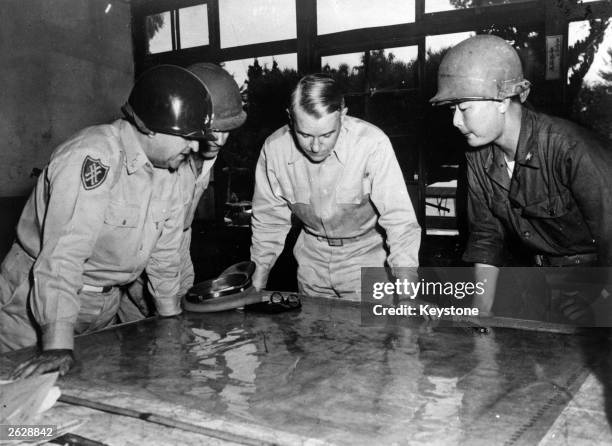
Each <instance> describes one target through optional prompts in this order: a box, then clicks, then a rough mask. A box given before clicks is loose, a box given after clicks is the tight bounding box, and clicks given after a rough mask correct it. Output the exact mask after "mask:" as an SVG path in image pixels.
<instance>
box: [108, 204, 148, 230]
mask: <svg viewBox="0 0 612 446" xmlns="http://www.w3.org/2000/svg"><path fill="white" fill-rule="evenodd" d="M139 211H140V207H139V206H138V205H137V204H128V203H117V202H111V203H110V205H109V206H108V208H107V209H106V214H105V216H104V223H105V224H107V225H110V226H116V227H119V228H135V227H136V226H137V225H138V216H139V214H140V212H139Z"/></svg>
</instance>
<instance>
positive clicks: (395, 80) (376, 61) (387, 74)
mask: <svg viewBox="0 0 612 446" xmlns="http://www.w3.org/2000/svg"><path fill="white" fill-rule="evenodd" d="M369 53H370V54H369V56H370V57H369V61H368V65H369V66H368V70H367V71H368V81H369V87H370V91H372V92H373V90H381V89H402V88H413V87H416V74H417V70H416V63H417V59H418V54H419V48H418V46H416V45H413V46H404V47H396V48H385V49H381V50H370V52H369Z"/></svg>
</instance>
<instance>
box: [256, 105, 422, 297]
mask: <svg viewBox="0 0 612 446" xmlns="http://www.w3.org/2000/svg"><path fill="white" fill-rule="evenodd" d="M292 212H293V213H295V215H296V216H297V217H298V218H299V219H300V220H301V221H302V222H303V224H304V230H305V231H306V232H307V233H309V234H311V235H314V236H320V237H326V238H352V237H359V236H363V235H366V234H368V233H370V232H371V231H374V230H375V227H376V225H377V223H378V224H380V226H381V227H382V228H383V229H384V230H385V232H386V243H387V245H388V247H389V249H390V254H389V257H388V262H389V264H390V266H392V267H413V266H417V265H418V250H419V246H420V227H419V225H418V223H417V220H416V216H415V213H414V210H413V207H412V203H411V201H410V197H409V196H408V192H407V189H406V184H405V183H404V179H403V176H402V172H401V169H400V167H399V165H398V163H397V160H396V157H395V153H394V152H393V148H392V146H391V142H390V141H389V138H388V137H387V136H386V135H385V134H384V133H383V132H382V131H381V130H380V129H378V128H377V127H375V126H374V125H372V124H369V123H367V122H365V121H362V120H360V119H357V118H354V117H350V116H346V117H345V118H344V120H343V124H342V127H341V129H340V135H339V137H338V140H337V141H336V146H335V148H334V150H333V152H332V153H331V154H330V156H329V157H328V158H326V159H325V160H324V161H323V162H321V163H312V162H311V161H310V160H309V159H308V158H307V157H306V156H305V155H303V154H302V153H301V152H300V150H299V149H298V147H296V145H295V143H294V140H293V137H292V135H291V132H290V129H289V127H288V126H285V127H282V128H281V129H279V130H277V131H276V132H275V133H274V134H272V135H271V136H270V137H269V138H268V139H267V140H266V142H265V144H264V146H263V149H262V151H261V154H260V157H259V161H258V164H257V169H256V178H255V193H254V196H253V220H252V228H253V237H252V246H251V259H252V261H253V262H254V263H255V264H256V265H257V269H256V273H255V276H254V278H253V283H254V285H256V286H259V287H262V288H263V287H264V286H265V283H266V281H267V277H268V273H269V270H270V269H271V267H272V266H273V265H274V262H275V261H276V259H277V257H278V255H280V253H281V252H282V249H283V246H284V242H285V237H286V235H287V233H288V231H289V229H290V227H291V214H292ZM380 266H381V267H382V266H383V265H380Z"/></svg>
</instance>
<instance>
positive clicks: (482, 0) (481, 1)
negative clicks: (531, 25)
mask: <svg viewBox="0 0 612 446" xmlns="http://www.w3.org/2000/svg"><path fill="white" fill-rule="evenodd" d="M528 1H534V0H425V12H426V13H429V12H440V11H451V10H453V9H467V8H474V7H476V6H495V5H502V4H507V3H523V2H528Z"/></svg>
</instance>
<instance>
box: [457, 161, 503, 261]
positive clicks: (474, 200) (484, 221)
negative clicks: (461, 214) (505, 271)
mask: <svg viewBox="0 0 612 446" xmlns="http://www.w3.org/2000/svg"><path fill="white" fill-rule="evenodd" d="M477 162H478V160H477V159H474V158H472V157H469V156H468V157H467V179H468V218H469V232H470V235H469V239H468V241H467V245H466V249H465V252H464V253H463V260H464V261H465V262H471V263H484V264H486V265H494V266H501V265H502V263H503V253H504V229H503V226H502V224H501V222H500V221H499V220H498V219H497V217H495V216H494V215H493V213H492V212H491V209H490V208H489V205H488V203H487V200H486V199H485V192H484V190H483V187H482V181H483V176H484V173H482V175H479V170H478V166H477V165H476V164H475V163H477ZM480 170H482V167H480Z"/></svg>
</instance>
